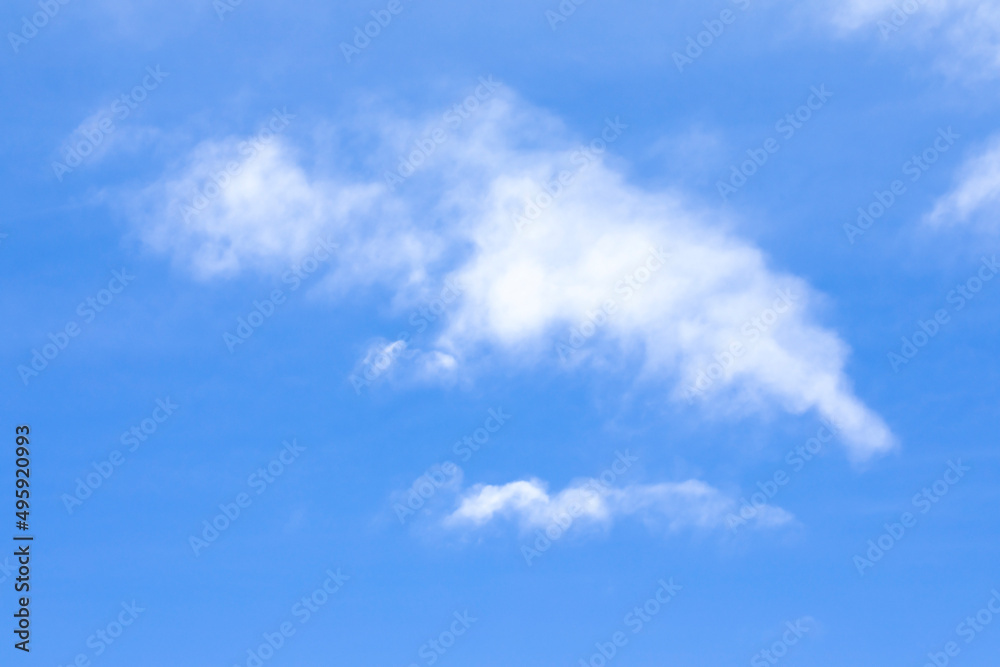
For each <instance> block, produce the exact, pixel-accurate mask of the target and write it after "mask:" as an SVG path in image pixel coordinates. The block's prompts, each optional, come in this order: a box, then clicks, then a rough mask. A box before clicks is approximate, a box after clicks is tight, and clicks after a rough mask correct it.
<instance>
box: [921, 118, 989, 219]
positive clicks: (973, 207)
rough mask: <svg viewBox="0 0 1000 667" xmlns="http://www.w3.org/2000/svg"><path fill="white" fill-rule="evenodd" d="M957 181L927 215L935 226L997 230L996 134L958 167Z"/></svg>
mask: <svg viewBox="0 0 1000 667" xmlns="http://www.w3.org/2000/svg"><path fill="white" fill-rule="evenodd" d="M957 180H958V182H957V184H956V185H955V187H954V188H953V189H952V190H951V192H949V193H948V194H947V195H945V196H943V197H941V198H940V199H939V200H938V201H937V202H936V204H935V205H934V209H933V210H932V211H931V213H930V214H929V215H928V216H927V221H928V222H929V223H930V224H932V225H935V226H940V227H945V226H954V225H969V226H974V227H977V228H979V229H981V230H984V231H993V232H995V231H997V230H998V229H1000V135H997V136H994V137H993V138H992V139H991V140H990V142H989V143H988V145H987V146H986V147H985V148H984V149H983V150H982V151H981V152H980V153H978V154H977V155H974V156H973V157H971V158H969V159H968V160H967V161H966V162H965V164H964V165H963V166H962V167H961V168H960V169H959V174H958V179H957Z"/></svg>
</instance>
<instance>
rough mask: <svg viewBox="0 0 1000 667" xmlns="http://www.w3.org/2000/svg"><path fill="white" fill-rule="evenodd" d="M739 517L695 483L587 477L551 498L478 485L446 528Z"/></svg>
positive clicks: (778, 512) (534, 485) (712, 521)
mask: <svg viewBox="0 0 1000 667" xmlns="http://www.w3.org/2000/svg"><path fill="white" fill-rule="evenodd" d="M737 515H738V508H737V503H736V501H735V500H734V499H732V498H730V497H728V496H726V495H724V494H722V493H721V492H720V491H718V490H717V489H715V488H713V487H711V486H709V485H708V484H705V483H704V482H701V481H698V480H694V479H691V480H687V481H685V482H679V483H661V484H645V485H644V484H634V485H629V486H625V487H621V488H612V487H609V486H606V485H604V484H603V483H601V482H600V481H599V480H596V479H588V480H583V481H580V482H577V483H575V484H572V485H571V486H569V487H567V488H565V489H563V490H562V491H560V492H558V493H556V494H554V495H552V494H549V492H548V491H547V484H545V483H544V482H542V481H540V480H537V479H528V480H521V481H516V482H510V483H508V484H504V485H502V486H492V485H481V484H480V485H477V486H474V487H473V488H472V489H470V490H469V491H468V492H466V493H465V494H464V496H463V497H462V499H461V501H460V503H459V506H458V508H457V509H456V510H455V511H454V512H452V513H451V514H450V515H449V516H448V517H447V518H446V519H445V524H446V525H447V526H449V527H452V528H458V527H462V526H471V527H478V526H483V525H485V524H487V523H490V522H492V521H494V520H497V519H500V518H505V519H510V520H513V521H515V522H516V523H517V524H518V525H519V526H520V528H521V529H522V530H524V531H529V530H534V529H536V528H542V529H544V528H547V527H549V526H562V527H564V528H565V527H567V526H568V525H571V524H577V522H580V523H583V524H599V525H602V526H609V525H610V524H612V523H613V522H614V521H615V519H617V518H619V517H624V516H636V517H639V518H641V519H643V520H645V521H648V522H652V523H656V522H659V521H662V522H664V523H665V524H666V525H667V526H668V527H669V528H670V529H671V530H678V529H681V528H702V529H716V528H721V527H726V526H727V519H730V518H731V517H736V516H737ZM792 519H793V517H792V515H791V514H789V513H788V512H786V511H785V510H783V509H781V508H778V507H773V506H770V505H763V506H761V507H760V508H758V509H757V511H756V513H755V514H754V516H753V518H751V519H750V523H753V524H756V525H757V526H758V527H774V526H780V525H782V524H786V523H788V522H790V521H792Z"/></svg>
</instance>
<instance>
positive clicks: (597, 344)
mask: <svg viewBox="0 0 1000 667" xmlns="http://www.w3.org/2000/svg"><path fill="white" fill-rule="evenodd" d="M627 131H628V129H627V127H624V126H623V125H622V123H621V122H620V121H616V120H614V119H609V120H608V122H607V124H606V125H605V126H604V127H600V128H598V129H597V130H596V131H595V135H594V137H595V138H594V140H593V141H588V142H586V143H585V145H584V147H583V148H582V149H578V148H575V147H574V144H573V143H572V142H569V141H567V140H566V139H565V138H563V134H564V131H563V130H562V129H561V128H560V125H559V123H558V122H557V121H556V120H555V119H554V118H552V117H551V116H550V115H548V114H545V113H542V112H539V111H537V110H535V109H533V108H531V107H529V106H527V105H524V104H523V103H521V102H519V101H518V100H517V99H516V98H513V97H512V96H505V95H497V96H496V97H494V98H493V99H492V100H491V101H489V102H488V103H485V104H483V105H482V106H481V108H479V109H478V110H477V111H476V114H475V115H474V116H473V117H472V118H470V119H469V120H468V121H466V122H465V123H464V124H463V125H462V126H461V128H458V129H456V130H454V131H453V132H452V134H450V135H446V136H445V137H444V139H443V140H440V141H436V142H434V143H433V144H431V145H433V146H434V150H433V151H431V154H430V155H428V156H426V157H425V159H423V160H421V168H420V169H419V170H418V172H417V173H415V174H414V175H412V176H411V177H410V178H409V179H408V181H407V182H405V183H402V184H395V192H394V193H392V192H390V190H389V188H387V187H386V186H385V185H384V183H383V182H382V179H378V180H376V181H375V182H369V183H363V182H361V183H359V182H357V181H358V179H353V180H351V179H347V178H343V177H338V178H334V177H331V176H328V175H323V176H320V175H313V174H310V173H309V172H308V171H307V169H306V168H305V167H304V166H303V165H302V164H301V162H300V161H298V160H296V159H295V157H294V155H293V153H292V152H291V150H290V149H289V148H288V147H287V146H286V145H285V144H284V143H282V142H281V141H274V142H272V143H270V144H269V145H268V146H267V147H266V149H264V150H261V151H260V152H259V154H258V155H256V156H255V158H254V159H253V160H251V161H250V162H249V164H247V165H246V166H245V167H244V168H243V169H242V171H241V172H240V173H239V174H238V175H236V176H234V177H233V178H232V182H231V183H230V184H229V185H228V186H227V187H225V188H223V189H222V190H221V194H220V195H218V196H216V197H215V198H213V199H212V200H211V201H210V202H208V204H207V205H206V206H203V207H202V209H201V210H199V211H198V212H197V214H190V211H187V215H185V209H183V208H182V206H183V204H182V203H178V202H184V201H185V199H184V197H182V196H181V194H179V193H186V194H187V197H190V196H191V193H192V192H196V191H198V189H199V187H200V188H202V191H203V190H204V183H205V182H206V179H207V178H208V177H210V176H211V174H212V173H213V172H214V171H215V170H217V169H218V168H219V165H224V164H226V163H227V160H231V159H232V157H231V156H232V153H233V151H234V150H235V149H236V148H237V147H238V145H239V144H238V142H234V141H230V142H221V143H206V144H203V145H202V146H200V147H199V148H198V149H196V151H195V152H194V153H193V154H192V156H191V157H190V159H189V160H188V162H187V163H186V164H185V166H184V167H183V168H182V169H180V170H179V172H178V173H175V174H171V175H169V176H167V177H166V178H165V179H164V182H163V183H159V184H156V185H154V186H151V187H150V188H149V189H148V190H147V191H146V192H145V193H144V194H143V195H142V196H140V197H139V200H140V202H141V203H142V206H141V207H140V208H141V210H142V211H144V214H143V215H141V216H139V219H140V223H141V225H142V227H143V229H144V230H145V231H144V233H145V235H146V238H147V239H148V240H149V242H150V243H151V244H152V245H153V246H154V247H156V248H159V249H161V250H164V251H167V252H171V253H173V254H174V255H175V256H176V257H177V258H178V259H179V260H180V261H181V262H183V263H186V264H188V265H190V266H191V267H192V268H193V270H194V271H195V272H196V273H198V274H199V275H202V276H211V275H218V274H223V275H226V274H232V273H236V272H238V271H240V270H243V269H255V270H267V269H270V268H274V266H275V265H276V264H281V263H282V262H287V261H289V260H292V259H294V258H295V256H296V254H297V253H300V252H302V251H304V250H305V249H307V248H308V247H309V246H310V244H311V243H312V241H313V239H314V237H315V236H317V235H319V234H322V233H329V232H334V233H336V234H337V239H336V240H337V243H338V244H339V245H340V247H341V249H342V251H341V253H340V264H339V266H338V267H337V269H336V270H335V271H334V273H333V275H332V276H331V277H330V279H329V284H330V286H331V287H334V288H336V289H338V290H343V289H345V288H346V287H347V286H349V285H353V284H357V283H358V282H375V281H381V282H383V283H385V284H387V285H389V286H390V287H392V288H393V289H394V290H395V292H396V294H397V297H396V299H397V301H399V302H406V301H407V300H408V299H410V298H414V297H415V296H419V295H421V294H427V293H429V290H430V289H431V287H432V286H434V285H439V284H440V283H441V281H443V280H444V279H445V278H449V277H450V278H454V279H456V280H457V281H458V282H460V283H461V284H462V285H463V286H464V290H463V293H462V295H461V298H460V299H459V300H458V301H457V302H456V303H455V304H453V305H452V306H450V307H449V308H450V311H449V312H450V319H449V321H448V324H447V325H446V326H445V327H444V328H443V329H442V330H441V332H440V335H439V337H438V338H437V339H436V341H435V342H433V347H434V351H439V352H440V353H441V354H442V355H447V358H449V359H454V360H456V362H457V363H458V367H459V368H463V367H464V368H469V367H470V366H472V365H474V364H476V363H477V362H478V361H481V360H482V359H484V358H506V359H509V360H512V361H515V362H519V363H521V364H522V365H523V366H524V367H531V366H533V365H537V364H539V363H543V364H544V363H550V364H555V363H561V364H565V365H566V366H567V367H574V366H582V365H593V364H603V363H605V362H606V360H607V359H609V355H611V356H614V354H615V353H616V351H617V352H622V351H624V352H627V353H628V355H629V356H630V358H635V357H640V358H641V359H642V363H641V369H640V371H639V375H640V376H641V379H643V380H644V381H646V382H648V383H651V386H654V387H655V386H656V385H660V386H662V388H661V389H659V390H660V391H663V392H664V394H665V395H666V394H670V395H672V396H673V397H674V398H676V399H680V400H683V399H685V398H687V399H696V400H697V401H698V402H699V403H701V404H703V405H706V406H714V405H718V404H720V403H721V404H724V405H739V406H742V407H747V406H750V407H757V406H761V405H766V404H768V403H777V404H778V405H780V406H781V407H783V408H784V409H785V410H787V411H789V412H791V413H793V414H801V413H804V412H806V411H809V410H813V411H815V412H816V413H818V414H819V415H820V416H822V417H825V418H827V419H829V420H830V421H832V422H834V423H836V424H837V425H838V427H839V430H840V433H841V436H842V438H843V440H844V442H845V443H846V444H847V445H848V447H849V450H850V453H851V455H852V456H853V457H855V458H857V459H863V458H866V457H868V456H870V455H872V454H874V453H878V452H884V451H886V450H887V449H889V448H891V447H892V446H893V437H892V435H891V433H890V432H889V429H888V428H887V427H886V425H885V424H884V423H883V421H882V420H881V419H880V418H879V417H878V416H877V415H876V414H874V413H873V412H872V411H871V410H870V409H869V408H867V407H866V406H865V405H864V404H863V403H862V402H861V401H860V400H859V399H858V398H857V397H856V396H855V395H854V394H853V391H852V389H851V383H850V381H849V380H848V378H847V377H846V376H845V374H844V372H843V366H844V362H845V359H846V357H847V354H848V348H847V346H846V345H845V344H844V343H843V342H842V341H841V340H840V339H839V338H838V337H837V336H836V335H835V334H834V333H833V332H831V331H829V330H827V329H824V328H822V327H820V326H818V325H817V324H815V323H814V322H813V321H812V319H811V316H810V304H811V303H813V302H814V301H815V299H816V296H815V294H813V292H812V291H811V290H810V289H809V287H808V286H807V285H806V284H805V283H804V282H803V281H802V280H800V279H797V278H795V277H793V276H789V275H786V274H783V273H781V272H778V271H774V270H773V269H771V268H769V267H768V265H767V262H766V260H765V258H764V257H763V255H762V253H761V252H760V251H759V250H758V249H757V248H755V247H753V246H752V245H751V244H750V243H748V242H746V241H744V240H741V239H740V238H738V237H737V236H735V235H734V234H732V233H731V232H730V231H728V230H727V227H726V224H725V222H724V221H723V220H720V219H718V218H717V215H716V214H715V213H713V212H712V211H710V210H702V209H699V208H697V207H694V206H692V205H691V204H690V203H688V202H687V201H685V199H684V197H683V196H681V195H680V194H678V193H672V192H650V191H648V190H645V189H642V188H639V187H636V186H634V185H631V184H630V183H628V182H627V180H626V178H625V177H624V176H623V174H622V172H621V171H620V170H619V169H617V168H615V167H613V166H611V165H610V164H609V163H608V161H607V159H606V155H607V153H606V149H607V146H608V144H609V142H613V141H615V140H616V138H617V136H619V135H620V134H621V133H622V132H627ZM425 145H427V144H426V143H425ZM380 171H381V170H380ZM199 184H200V185H199ZM171 202H174V203H173V204H171ZM599 311H601V312H599ZM406 343H407V345H409V342H408V341H407V342H406ZM609 368H611V367H609ZM454 370H455V368H454V366H453V365H450V367H449V373H452V372H454ZM618 370H619V371H621V368H619V369H618ZM606 372H616V371H615V370H614V369H613V368H611V370H607V371H606ZM692 388H694V389H695V390H694V391H693V390H692Z"/></svg>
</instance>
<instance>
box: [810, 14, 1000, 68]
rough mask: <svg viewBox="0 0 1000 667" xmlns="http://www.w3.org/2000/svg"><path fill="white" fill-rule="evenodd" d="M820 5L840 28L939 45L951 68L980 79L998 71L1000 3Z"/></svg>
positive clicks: (941, 64)
mask: <svg viewBox="0 0 1000 667" xmlns="http://www.w3.org/2000/svg"><path fill="white" fill-rule="evenodd" d="M819 6H820V7H822V9H821V11H822V12H823V13H824V14H825V15H826V16H827V18H829V19H830V20H831V21H832V23H833V24H834V25H835V26H836V27H837V28H838V29H839V30H841V31H843V32H846V33H852V32H870V33H871V34H872V35H878V36H880V38H881V39H883V40H885V41H889V42H894V41H896V40H900V41H905V42H906V43H909V44H917V45H920V46H922V47H929V48H932V49H935V50H936V51H938V53H937V54H936V56H937V60H938V65H939V67H941V68H942V69H944V70H945V71H946V72H948V73H949V74H951V75H953V76H956V77H961V78H966V79H977V78H982V77H995V76H997V75H998V74H1000V6H997V4H996V3H993V2H981V0H849V1H848V2H843V1H833V2H830V3H829V4H826V5H823V4H820V5H819Z"/></svg>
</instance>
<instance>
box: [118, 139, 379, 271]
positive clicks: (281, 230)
mask: <svg viewBox="0 0 1000 667" xmlns="http://www.w3.org/2000/svg"><path fill="white" fill-rule="evenodd" d="M379 191H380V188H379V186H376V185H344V184H341V183H337V182H332V181H325V182H324V181H320V180H317V179H313V178H311V177H310V176H309V175H308V174H306V172H305V170H304V169H303V168H302V167H301V166H300V165H299V164H298V163H297V162H296V161H295V159H294V158H293V156H292V154H291V151H290V150H289V149H288V148H287V146H286V145H285V143H284V142H283V141H282V140H281V139H278V138H275V139H272V140H271V141H270V142H268V143H264V144H260V143H253V142H250V141H239V140H236V139H227V140H223V141H206V142H203V143H202V144H200V145H198V146H197V147H195V149H194V150H193V151H192V153H191V155H190V156H189V158H188V160H187V162H186V164H184V165H183V166H182V167H181V168H180V169H179V170H177V172H176V173H173V174H171V175H169V176H167V177H166V178H165V179H164V180H163V181H161V182H159V183H157V184H155V185H153V186H151V187H150V188H149V189H147V190H146V191H145V192H144V193H142V195H141V196H140V197H139V199H138V202H137V203H138V204H139V205H141V206H142V207H143V208H144V209H145V211H146V213H145V214H139V215H140V216H141V217H143V218H144V220H143V227H142V235H143V237H144V239H145V240H146V242H147V243H149V245H151V246H152V247H153V248H155V249H157V250H161V251H168V252H171V253H172V254H173V255H174V256H175V257H176V258H177V259H178V260H179V261H180V262H182V263H184V264H186V265H188V266H189V267H190V268H191V269H192V271H193V272H194V273H195V274H196V275H198V276H199V277H202V278H209V277H213V276H218V275H233V274H236V273H238V272H240V271H241V270H242V269H247V268H251V269H272V270H277V269H284V268H287V266H288V265H289V264H290V263H291V262H293V261H294V260H296V259H299V258H300V257H301V256H302V255H304V254H305V253H306V252H307V251H309V250H311V248H312V246H313V245H314V244H315V242H316V239H317V238H319V237H321V236H322V235H324V234H327V233H329V232H330V231H331V230H338V229H341V228H344V227H346V221H347V220H348V218H349V216H352V215H358V214H362V213H364V212H366V211H367V210H369V209H370V208H371V206H372V205H373V201H374V199H375V197H376V196H377V195H378V194H379Z"/></svg>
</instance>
